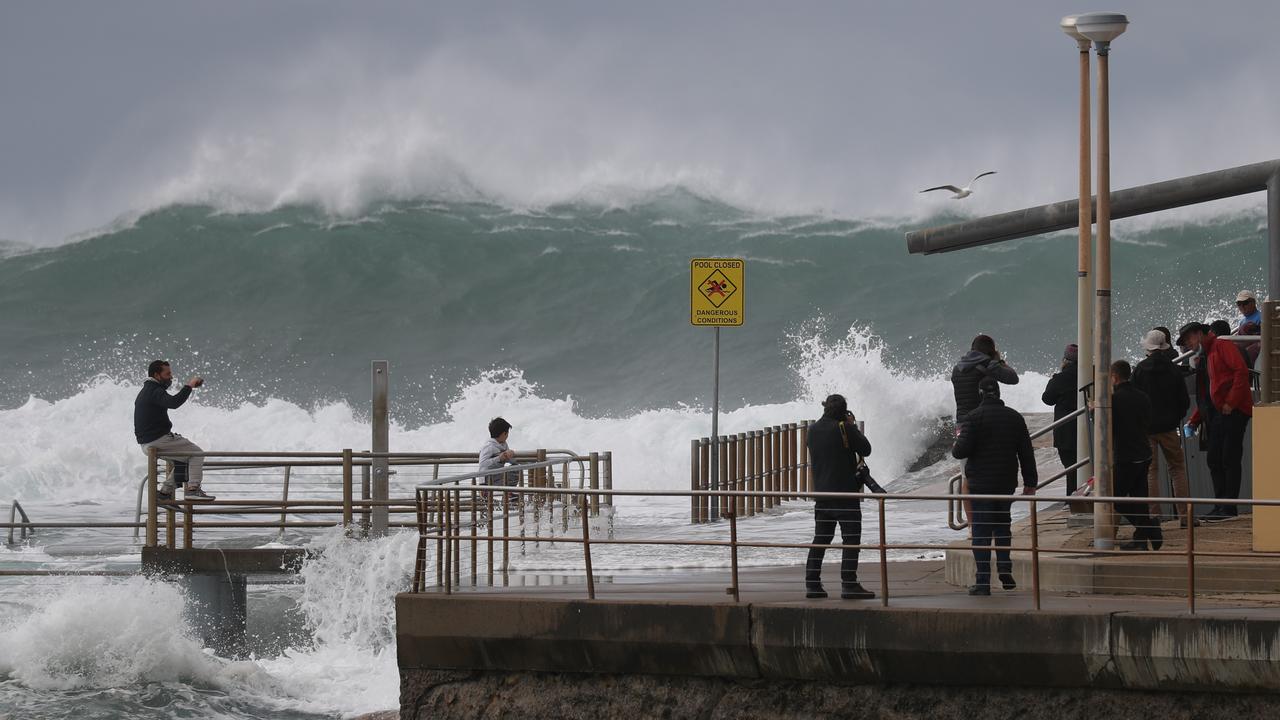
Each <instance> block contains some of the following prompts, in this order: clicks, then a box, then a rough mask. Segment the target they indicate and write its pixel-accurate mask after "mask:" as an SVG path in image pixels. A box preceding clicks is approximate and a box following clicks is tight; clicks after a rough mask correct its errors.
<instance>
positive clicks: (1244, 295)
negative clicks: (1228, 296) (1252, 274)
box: [1235, 290, 1262, 335]
mask: <svg viewBox="0 0 1280 720" xmlns="http://www.w3.org/2000/svg"><path fill="white" fill-rule="evenodd" d="M1236 309H1238V310H1239V311H1240V315H1241V318H1240V325H1239V326H1238V327H1237V328H1236V332H1235V334H1236V335H1256V334H1257V331H1259V330H1261V329H1262V311H1260V310H1258V296H1257V295H1254V294H1253V291H1252V290H1241V291H1240V293H1239V294H1238V295H1236ZM1248 325H1253V326H1254V327H1253V331H1254V332H1247V331H1246V326H1248Z"/></svg>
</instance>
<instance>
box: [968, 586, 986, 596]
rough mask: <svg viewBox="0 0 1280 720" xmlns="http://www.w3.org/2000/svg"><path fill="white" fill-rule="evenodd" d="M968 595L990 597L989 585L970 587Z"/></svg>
mask: <svg viewBox="0 0 1280 720" xmlns="http://www.w3.org/2000/svg"><path fill="white" fill-rule="evenodd" d="M969 594H970V595H981V596H984V597H986V596H989V595H991V586H990V585H970V586H969Z"/></svg>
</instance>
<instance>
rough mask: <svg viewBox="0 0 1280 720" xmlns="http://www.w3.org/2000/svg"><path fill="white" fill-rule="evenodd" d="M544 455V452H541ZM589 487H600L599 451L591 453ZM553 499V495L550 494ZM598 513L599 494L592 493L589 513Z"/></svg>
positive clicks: (594, 488) (593, 514)
mask: <svg viewBox="0 0 1280 720" xmlns="http://www.w3.org/2000/svg"><path fill="white" fill-rule="evenodd" d="M542 454H543V455H544V456H545V455H546V452H545V451H544V452H543V453H542ZM591 489H592V490H599V489H600V453H598V452H593V453H591ZM551 497H552V498H553V499H554V498H555V496H554V495H553V496H551ZM599 514H600V496H599V495H597V494H595V493H592V495H591V515H592V517H594V516H596V515H599Z"/></svg>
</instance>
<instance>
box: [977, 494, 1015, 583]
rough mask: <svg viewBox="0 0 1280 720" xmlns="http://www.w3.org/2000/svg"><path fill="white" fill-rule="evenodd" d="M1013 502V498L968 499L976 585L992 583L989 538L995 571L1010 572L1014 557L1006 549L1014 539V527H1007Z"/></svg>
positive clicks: (1002, 573)
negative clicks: (994, 557)
mask: <svg viewBox="0 0 1280 720" xmlns="http://www.w3.org/2000/svg"><path fill="white" fill-rule="evenodd" d="M1012 505H1013V501H1012V500H971V501H970V506H971V508H972V512H973V516H972V517H970V518H969V525H970V527H972V528H973V564H974V566H975V567H976V573H975V575H974V583H975V584H977V585H990V584H991V551H990V550H988V549H987V548H988V547H990V546H991V544H992V541H994V542H995V546H996V572H998V573H1000V574H1001V575H1005V574H1010V573H1012V572H1013V559H1012V558H1011V557H1010V556H1009V550H1008V547H1009V545H1010V544H1012V542H1013V531H1012V530H1010V529H1009V524H1010V523H1011V522H1012V520H1011V519H1010V517H1009V508H1010V507H1011V506H1012ZM1000 548H1005V549H1004V550H1001V549H1000Z"/></svg>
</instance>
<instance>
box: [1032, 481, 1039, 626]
mask: <svg viewBox="0 0 1280 720" xmlns="http://www.w3.org/2000/svg"><path fill="white" fill-rule="evenodd" d="M1039 510H1040V509H1039V503H1037V502H1036V500H1035V497H1034V496H1032V498H1031V601H1032V603H1033V604H1034V605H1035V608H1036V610H1039V609H1040V524H1039V519H1038V516H1039Z"/></svg>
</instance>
